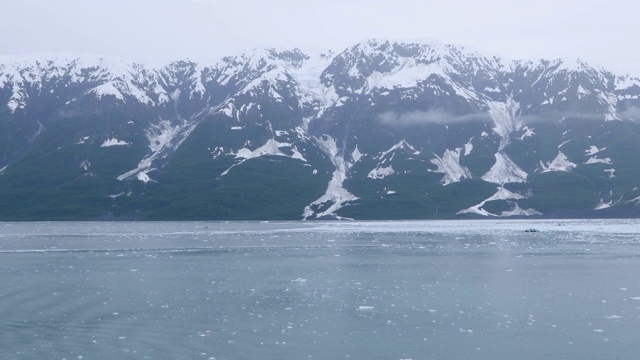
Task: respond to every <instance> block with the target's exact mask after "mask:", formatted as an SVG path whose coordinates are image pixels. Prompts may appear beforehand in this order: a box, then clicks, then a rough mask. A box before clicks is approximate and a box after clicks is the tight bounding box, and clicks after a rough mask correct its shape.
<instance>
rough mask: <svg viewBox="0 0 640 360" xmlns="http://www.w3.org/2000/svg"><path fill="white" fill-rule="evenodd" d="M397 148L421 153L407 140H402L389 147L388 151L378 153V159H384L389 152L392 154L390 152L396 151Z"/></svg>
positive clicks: (416, 153) (415, 153)
mask: <svg viewBox="0 0 640 360" xmlns="http://www.w3.org/2000/svg"><path fill="white" fill-rule="evenodd" d="M397 150H406V151H409V152H411V153H412V154H413V155H419V154H420V151H418V150H416V148H415V147H413V146H412V145H411V144H409V143H408V142H406V141H405V140H401V141H399V142H398V143H397V144H395V145H393V146H392V147H391V148H389V150H386V151H383V152H382V153H380V155H378V156H377V158H376V159H383V158H385V157H386V156H387V155H388V154H390V153H392V152H394V151H397Z"/></svg>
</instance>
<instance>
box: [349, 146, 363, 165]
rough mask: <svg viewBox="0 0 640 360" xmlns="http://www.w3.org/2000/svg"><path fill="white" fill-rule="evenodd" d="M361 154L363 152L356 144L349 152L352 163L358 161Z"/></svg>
mask: <svg viewBox="0 0 640 360" xmlns="http://www.w3.org/2000/svg"><path fill="white" fill-rule="evenodd" d="M362 156H363V154H362V153H361V152H360V150H358V145H356V148H355V149H353V151H352V152H351V159H352V160H353V163H354V164H355V163H357V162H358V161H360V159H362Z"/></svg>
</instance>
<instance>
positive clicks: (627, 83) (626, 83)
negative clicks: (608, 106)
mask: <svg viewBox="0 0 640 360" xmlns="http://www.w3.org/2000/svg"><path fill="white" fill-rule="evenodd" d="M634 86H637V87H639V88H640V79H639V78H634V77H631V76H629V75H624V76H617V77H616V80H615V89H616V90H617V91H620V90H627V89H629V88H632V87H634Z"/></svg>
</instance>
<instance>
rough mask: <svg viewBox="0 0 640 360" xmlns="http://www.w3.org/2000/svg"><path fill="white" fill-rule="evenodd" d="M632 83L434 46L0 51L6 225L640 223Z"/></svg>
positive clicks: (639, 99)
mask: <svg viewBox="0 0 640 360" xmlns="http://www.w3.org/2000/svg"><path fill="white" fill-rule="evenodd" d="M639 109H640V79H638V78H634V77H631V76H629V75H625V74H614V73H612V72H611V71H608V70H606V69H603V68H600V67H594V66H591V65H589V64H587V63H584V62H582V61H579V60H572V61H569V60H562V59H540V60H509V59H503V58H499V57H496V56H487V55H483V54H481V53H478V52H476V51H470V50H467V49H466V48H464V47H461V46H455V45H449V44H443V43H440V42H437V41H435V40H434V41H426V42H421V43H407V42H393V41H384V40H370V41H365V42H362V43H358V44H355V45H353V46H351V47H349V48H347V49H344V50H343V51H341V52H338V51H326V52H313V53H312V52H305V51H303V50H300V49H287V50H284V49H271V48H269V49H254V50H249V51H245V52H243V53H240V54H237V55H233V56H228V57H224V58H223V59H221V60H219V61H218V62H215V63H212V64H203V63H196V62H193V61H189V60H181V61H175V62H172V63H170V64H168V65H166V66H163V67H153V66H149V65H145V64H141V63H135V62H130V61H127V60H125V59H119V58H106V57H98V56H91V57H90V56H72V55H37V56H20V57H0V220H35V219H52V220H53V219H56V220H57V219H80V220H90V219H161V220H184V219H193V220H246V219H292V220H294V219H334V218H336V219H342V218H353V219H401V218H402V219H430V218H468V217H513V216H516V217H519V216H535V217H541V216H542V217H609V216H633V217H637V216H640V205H639V204H640V190H639V189H638V186H640V166H639V165H638V160H637V159H639V158H640V110H639Z"/></svg>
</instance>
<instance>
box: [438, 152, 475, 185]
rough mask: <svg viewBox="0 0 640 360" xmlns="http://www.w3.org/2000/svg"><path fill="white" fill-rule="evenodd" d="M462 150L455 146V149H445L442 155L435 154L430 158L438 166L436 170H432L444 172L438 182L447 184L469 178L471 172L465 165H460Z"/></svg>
mask: <svg viewBox="0 0 640 360" xmlns="http://www.w3.org/2000/svg"><path fill="white" fill-rule="evenodd" d="M461 152H462V148H457V149H455V150H449V149H447V150H445V151H444V154H442V157H440V156H438V155H436V154H434V155H435V157H436V158H435V159H431V163H432V164H434V165H436V166H437V167H438V168H437V169H436V170H432V171H434V172H438V173H442V174H444V177H442V180H440V182H441V183H442V185H449V184H451V183H455V182H459V181H460V180H462V179H470V178H471V172H469V169H467V168H466V167H464V166H462V165H460V154H461Z"/></svg>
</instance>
